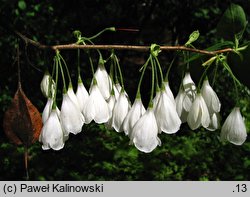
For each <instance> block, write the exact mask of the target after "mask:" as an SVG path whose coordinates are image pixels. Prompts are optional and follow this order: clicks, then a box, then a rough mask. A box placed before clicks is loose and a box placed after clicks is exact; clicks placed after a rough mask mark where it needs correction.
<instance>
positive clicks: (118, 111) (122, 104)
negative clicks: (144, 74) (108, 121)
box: [112, 92, 130, 132]
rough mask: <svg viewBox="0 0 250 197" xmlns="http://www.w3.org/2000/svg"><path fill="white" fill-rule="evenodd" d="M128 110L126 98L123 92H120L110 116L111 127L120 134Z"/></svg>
mask: <svg viewBox="0 0 250 197" xmlns="http://www.w3.org/2000/svg"><path fill="white" fill-rule="evenodd" d="M129 108H130V105H129V101H128V98H127V96H126V95H125V92H121V93H120V96H119V98H118V100H117V102H116V103H115V106H114V109H113V114H112V127H113V128H114V129H115V130H116V131H117V132H122V130H123V128H122V123H123V121H124V119H125V117H126V115H127V113H128V110H129Z"/></svg>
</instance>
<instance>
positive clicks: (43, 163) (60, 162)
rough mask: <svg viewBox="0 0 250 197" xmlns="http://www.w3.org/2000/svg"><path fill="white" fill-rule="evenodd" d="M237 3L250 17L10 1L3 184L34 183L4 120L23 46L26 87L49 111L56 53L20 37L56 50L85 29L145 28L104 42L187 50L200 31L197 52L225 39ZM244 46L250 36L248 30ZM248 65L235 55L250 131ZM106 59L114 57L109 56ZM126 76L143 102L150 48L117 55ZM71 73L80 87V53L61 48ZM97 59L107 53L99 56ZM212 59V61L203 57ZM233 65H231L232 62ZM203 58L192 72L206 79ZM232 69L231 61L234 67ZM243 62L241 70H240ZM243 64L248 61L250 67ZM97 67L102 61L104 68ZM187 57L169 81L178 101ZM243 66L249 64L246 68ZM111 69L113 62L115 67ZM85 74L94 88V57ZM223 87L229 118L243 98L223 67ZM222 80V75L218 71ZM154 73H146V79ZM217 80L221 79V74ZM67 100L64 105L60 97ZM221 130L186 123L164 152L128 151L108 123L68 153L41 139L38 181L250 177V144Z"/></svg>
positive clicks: (209, 10)
mask: <svg viewBox="0 0 250 197" xmlns="http://www.w3.org/2000/svg"><path fill="white" fill-rule="evenodd" d="M230 3H236V4H239V5H241V6H242V8H243V9H244V11H245V13H246V14H247V20H248V21H249V19H250V18H249V17H250V15H249V13H250V0H235V1H233V0H231V1H229V0H225V1H219V0H210V1H208V0H186V1H183V0H165V1H163V0H159V1H153V0H127V1H121V0H120V1H119V0H113V1H107V0H82V1H76V0H71V1H67V0H66V1H60V0H54V1H49V0H45V1H37V0H30V1H28V0H0V55H1V57H0V122H1V124H0V180H24V179H25V170H24V162H23V152H24V149H23V147H22V146H19V147H16V146H15V145H13V144H10V143H9V140H8V139H7V138H6V136H5V134H4V131H3V128H2V121H3V115H4V112H5V111H6V109H7V108H8V106H9V105H10V103H11V99H12V97H13V96H14V93H15V91H16V88H17V69H16V68H17V67H16V64H14V60H15V55H16V52H15V46H16V44H17V43H19V46H20V52H21V54H20V61H21V75H22V85H23V89H24V91H25V93H26V95H27V96H28V98H29V99H30V100H31V101H32V103H33V104H34V105H35V106H36V107H37V108H38V109H39V111H40V112H42V110H43V108H44V106H45V104H46V99H45V98H44V97H43V96H42V93H41V91H40V81H41V79H42V77H43V71H44V70H45V68H46V67H48V68H49V69H51V66H52V64H53V56H54V52H53V51H48V50H41V49H38V48H36V47H34V46H31V45H28V46H27V45H25V43H24V42H23V41H22V40H20V39H19V38H18V37H17V36H16V35H15V34H14V31H19V32H21V33H22V34H24V35H26V36H27V37H29V38H31V39H33V40H36V41H39V42H40V43H43V44H47V45H54V44H59V43H60V44H65V43H73V42H75V41H76V40H75V38H74V36H73V34H72V32H73V31H74V30H80V31H81V32H82V35H83V36H91V35H94V34H95V33H97V32H98V31H100V30H102V29H103V28H106V27H111V26H114V27H117V28H134V29H139V31H138V32H124V31H117V32H106V33H104V34H103V35H102V36H100V37H99V38H97V39H96V40H95V43H96V44H129V45H150V44H151V43H157V44H160V45H177V44H179V45H183V44H185V42H186V41H187V40H188V37H189V35H190V34H191V33H192V32H193V31H194V30H199V31H200V37H199V39H198V41H196V43H194V45H195V47H197V48H200V49H204V48H207V47H209V46H211V45H213V44H215V43H217V42H221V41H222V39H221V38H220V37H218V35H217V34H216V28H217V24H218V22H219V20H220V18H221V16H222V15H223V13H224V11H225V10H226V8H227V7H228V6H229V5H230ZM243 37H244V38H243V40H242V41H241V42H242V43H243V42H246V41H247V40H250V28H249V25H248V26H247V29H246V32H245V33H244V36H243ZM247 51H248V52H246V53H245V54H244V61H243V62H242V61H240V60H239V58H238V59H236V60H235V59H234V60H232V61H231V62H233V63H232V64H231V65H230V66H232V69H233V70H234V71H235V72H236V76H237V77H238V78H239V79H240V80H241V81H242V82H243V83H244V85H245V86H242V87H241V88H240V96H241V97H240V98H241V99H240V101H239V103H240V105H241V111H242V114H243V115H244V117H245V120H246V125H247V129H248V131H249V128H250V113H249V110H250V99H249V98H250V97H249V95H250V93H249V89H248V88H247V86H248V87H250V85H249V84H250V83H249V82H248V75H247V73H248V74H249V72H248V71H249V65H248V66H246V64H244V63H248V64H249V62H246V59H249V56H250V55H249V54H250V53H249V51H250V50H247ZM102 53H103V56H104V58H107V57H108V56H109V55H110V51H102ZM116 53H117V56H118V57H119V58H120V63H121V66H122V71H123V74H124V78H125V88H126V91H127V92H128V94H129V96H130V99H131V101H133V100H134V97H135V93H136V88H137V83H138V80H139V76H140V73H139V69H140V67H141V66H142V65H143V63H144V62H145V60H146V58H147V56H148V53H147V52H135V51H117V52H116ZM61 54H62V55H63V57H64V58H65V60H66V61H67V64H68V66H69V68H70V71H71V77H72V79H73V81H74V87H75V88H76V82H77V79H76V75H77V69H76V64H77V52H76V50H64V51H62V52H61ZM91 55H92V57H93V58H94V61H95V63H96V61H97V58H98V56H97V53H96V52H95V51H91ZM174 55H175V53H174V52H166V51H164V52H162V53H161V54H160V57H159V58H160V62H161V64H162V66H163V71H164V73H165V72H166V69H167V68H168V65H169V64H170V62H171V60H172V58H173V57H174ZM203 58H206V57H203ZM229 60H230V59H229ZM201 63H202V61H201V59H198V60H196V61H193V62H191V63H190V67H191V75H192V77H193V79H194V81H195V82H196V83H198V80H199V77H200V76H201V74H202V73H201V71H202V67H201V66H200V65H201ZM229 63H230V62H229ZM236 64H237V65H236ZM241 64H242V65H241ZM95 65H96V64H95ZM184 65H185V64H184V62H183V58H182V57H179V58H177V60H176V61H175V63H174V67H173V69H172V70H171V73H170V76H169V82H170V86H171V89H172V91H173V93H174V95H175V96H176V94H177V92H178V88H179V85H180V82H181V75H182V71H183V68H184ZM239 65H241V67H240V66H239ZM106 68H107V70H108V69H109V64H107V65H106ZM81 72H82V77H83V79H84V85H85V86H86V87H87V88H88V87H89V85H90V82H91V72H90V67H89V64H88V59H87V57H86V55H85V54H84V52H82V55H81ZM219 72H220V74H219V75H218V76H217V77H216V82H215V84H214V89H215V90H216V91H217V93H218V96H219V98H220V100H221V102H222V110H221V116H222V120H225V118H226V116H227V115H228V114H229V113H230V111H231V109H232V108H233V107H234V105H235V102H236V96H235V92H234V90H233V88H232V87H233V81H232V79H231V78H230V77H229V75H228V73H227V72H225V71H224V70H223V69H222V68H219ZM211 75H212V73H211ZM148 77H150V72H146V76H145V78H146V79H147V78H148ZM211 77H212V76H211ZM148 81H150V80H144V81H143V85H142V98H143V102H144V104H145V106H147V102H148V98H149V92H150V91H149V90H150V84H149V82H148ZM59 102H60V101H59ZM219 133H220V131H219V130H218V131H214V132H211V131H207V130H204V129H202V128H201V129H198V130H196V131H191V130H190V129H189V128H188V127H187V125H186V124H183V125H182V127H181V130H180V131H179V132H177V134H174V135H166V134H161V135H160V138H161V140H162V146H161V147H157V149H156V150H154V151H153V152H152V153H150V154H144V153H141V152H139V151H138V150H137V149H136V148H134V147H133V146H129V145H128V142H129V140H128V138H127V137H126V136H125V135H124V134H122V133H116V132H115V131H113V130H106V129H105V127H104V125H97V124H94V123H91V124H89V125H84V126H83V131H82V133H80V134H78V135H76V136H73V135H72V136H70V139H69V140H68V141H67V142H66V144H65V147H64V149H63V150H60V151H52V150H49V151H43V150H42V149H41V144H39V143H38V142H37V143H35V144H34V145H33V146H32V147H30V178H31V180H249V178H250V141H249V137H248V139H247V141H246V142H245V143H244V144H243V145H242V146H235V145H232V144H230V143H221V142H220V141H219V140H218V136H219Z"/></svg>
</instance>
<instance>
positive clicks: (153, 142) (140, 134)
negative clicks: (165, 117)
mask: <svg viewBox="0 0 250 197" xmlns="http://www.w3.org/2000/svg"><path fill="white" fill-rule="evenodd" d="M157 135H158V127H157V122H156V119H155V115H154V110H153V108H148V109H147V111H146V112H145V113H144V114H143V115H142V116H141V118H140V119H139V120H138V121H137V122H136V123H135V125H134V127H133V129H132V132H131V137H130V141H131V142H130V143H133V144H134V145H135V147H136V148H137V149H138V150H140V151H142V152H145V153H150V152H152V151H153V150H154V149H155V148H156V147H157V145H159V146H160V145H161V140H160V139H159V138H158V136H157Z"/></svg>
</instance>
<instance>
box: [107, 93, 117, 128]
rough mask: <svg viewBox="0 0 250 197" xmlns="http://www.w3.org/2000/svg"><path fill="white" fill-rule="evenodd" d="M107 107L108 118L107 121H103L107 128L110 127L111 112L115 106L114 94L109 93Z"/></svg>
mask: <svg viewBox="0 0 250 197" xmlns="http://www.w3.org/2000/svg"><path fill="white" fill-rule="evenodd" d="M107 102H108V107H109V117H110V118H109V120H108V122H107V123H105V126H106V128H107V129H112V114H113V109H114V106H115V102H116V98H115V95H111V96H110V97H109V99H108V101H107Z"/></svg>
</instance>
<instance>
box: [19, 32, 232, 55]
mask: <svg viewBox="0 0 250 197" xmlns="http://www.w3.org/2000/svg"><path fill="white" fill-rule="evenodd" d="M15 33H16V34H17V35H18V36H19V37H20V38H21V39H23V40H24V41H25V43H26V44H31V45H33V46H35V47H38V48H40V49H50V50H65V49H105V50H110V49H116V50H135V51H149V49H150V46H138V45H79V44H75V43H73V44H64V45H44V44H41V43H39V42H36V41H34V40H31V39H30V38H28V37H26V36H25V35H23V34H21V33H20V32H15ZM160 49H161V50H163V51H190V52H194V53H200V54H205V55H210V56H213V55H216V54H220V53H226V52H233V51H234V50H233V49H232V48H225V49H221V50H216V51H207V50H201V49H194V48H189V47H186V46H160Z"/></svg>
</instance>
